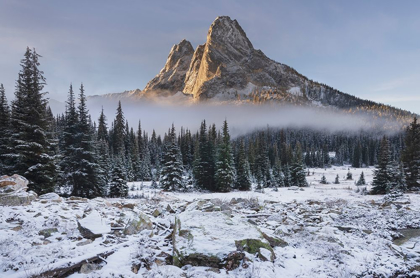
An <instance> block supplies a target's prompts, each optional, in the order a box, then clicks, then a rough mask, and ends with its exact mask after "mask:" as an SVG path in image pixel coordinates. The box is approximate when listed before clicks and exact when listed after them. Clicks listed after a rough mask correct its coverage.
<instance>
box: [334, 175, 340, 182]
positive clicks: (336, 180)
mask: <svg viewBox="0 0 420 278" xmlns="http://www.w3.org/2000/svg"><path fill="white" fill-rule="evenodd" d="M334 184H340V177H339V176H338V174H337V176H336V177H335V180H334Z"/></svg>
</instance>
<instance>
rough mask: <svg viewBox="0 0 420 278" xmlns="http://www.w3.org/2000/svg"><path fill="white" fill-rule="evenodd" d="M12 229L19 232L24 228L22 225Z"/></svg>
mask: <svg viewBox="0 0 420 278" xmlns="http://www.w3.org/2000/svg"><path fill="white" fill-rule="evenodd" d="M11 230H12V231H15V232H19V231H20V230H22V226H16V227H13V228H12V229H11Z"/></svg>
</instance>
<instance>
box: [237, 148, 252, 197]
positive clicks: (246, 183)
mask: <svg viewBox="0 0 420 278" xmlns="http://www.w3.org/2000/svg"><path fill="white" fill-rule="evenodd" d="M235 188H236V189H239V190H242V191H245V190H251V178H250V172H249V163H248V160H247V159H246V152H245V142H244V141H243V140H241V142H240V145H239V153H238V163H237V167H236V180H235Z"/></svg>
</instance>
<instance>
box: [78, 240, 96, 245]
mask: <svg viewBox="0 0 420 278" xmlns="http://www.w3.org/2000/svg"><path fill="white" fill-rule="evenodd" d="M92 242H93V240H91V239H87V240H85V241H82V242H78V243H77V244H76V246H85V245H88V244H91V243H92Z"/></svg>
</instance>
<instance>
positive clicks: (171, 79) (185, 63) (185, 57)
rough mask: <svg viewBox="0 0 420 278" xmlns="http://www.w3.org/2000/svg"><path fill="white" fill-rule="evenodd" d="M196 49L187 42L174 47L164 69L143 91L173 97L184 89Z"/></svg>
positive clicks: (148, 93) (183, 41) (184, 41)
mask: <svg viewBox="0 0 420 278" xmlns="http://www.w3.org/2000/svg"><path fill="white" fill-rule="evenodd" d="M193 54H194V48H193V47H192V45H191V43H190V42H189V41H187V40H182V41H181V42H180V43H179V44H176V45H174V46H173V47H172V49H171V51H170V53H169V56H168V59H167V61H166V64H165V66H164V68H163V69H162V70H161V71H160V73H159V74H158V75H156V76H155V78H153V79H152V80H150V81H149V83H147V85H146V87H145V88H144V90H143V93H144V94H147V95H155V94H158V95H161V96H162V95H164V96H168V95H173V94H175V93H177V92H181V91H182V90H183V89H184V80H185V75H186V73H187V71H188V69H189V67H190V63H191V58H192V57H193Z"/></svg>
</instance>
